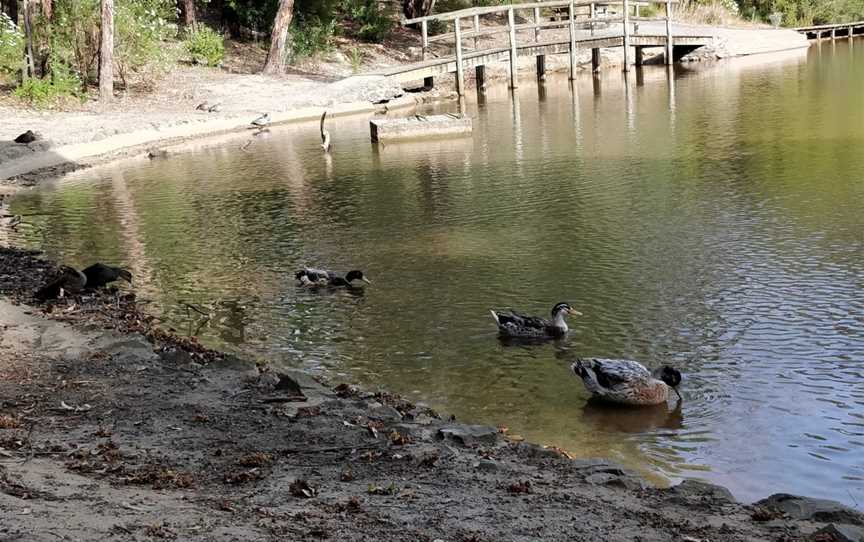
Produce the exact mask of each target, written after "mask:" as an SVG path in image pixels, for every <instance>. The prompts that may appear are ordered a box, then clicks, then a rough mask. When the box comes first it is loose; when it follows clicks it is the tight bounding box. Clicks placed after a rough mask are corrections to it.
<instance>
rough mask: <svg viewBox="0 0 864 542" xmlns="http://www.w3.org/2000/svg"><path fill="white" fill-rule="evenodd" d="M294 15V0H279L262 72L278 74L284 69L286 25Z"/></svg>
mask: <svg viewBox="0 0 864 542" xmlns="http://www.w3.org/2000/svg"><path fill="white" fill-rule="evenodd" d="M293 16H294V0H279V11H278V12H277V13H276V19H275V20H274V21H273V33H272V34H271V35H270V51H269V52H268V53H267V60H266V61H265V62H264V73H268V74H279V73H283V72H284V71H285V60H286V58H285V57H286V54H287V52H288V27H289V26H290V25H291V18H292V17H293Z"/></svg>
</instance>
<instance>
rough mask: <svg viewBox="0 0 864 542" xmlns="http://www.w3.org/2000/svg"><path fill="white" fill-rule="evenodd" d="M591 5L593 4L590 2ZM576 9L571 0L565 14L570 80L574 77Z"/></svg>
mask: <svg viewBox="0 0 864 542" xmlns="http://www.w3.org/2000/svg"><path fill="white" fill-rule="evenodd" d="M591 5H592V6H593V5H594V4H591ZM575 11H576V8H575V6H574V5H573V0H570V5H569V6H567V15H568V17H569V19H570V80H571V81H572V80H574V79H576V20H575V17H576V14H575V13H574V12H575Z"/></svg>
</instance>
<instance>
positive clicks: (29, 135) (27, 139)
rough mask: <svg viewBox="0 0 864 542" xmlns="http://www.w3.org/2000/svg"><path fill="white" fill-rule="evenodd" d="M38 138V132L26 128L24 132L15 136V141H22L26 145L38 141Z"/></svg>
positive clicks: (39, 137)
mask: <svg viewBox="0 0 864 542" xmlns="http://www.w3.org/2000/svg"><path fill="white" fill-rule="evenodd" d="M39 139H41V136H40V135H39V133H38V132H34V131H33V130H27V131H26V132H24V133H23V134H21V135H19V136H18V137H16V138H15V143H23V144H25V145H26V144H28V143H33V142H34V141H38V140H39Z"/></svg>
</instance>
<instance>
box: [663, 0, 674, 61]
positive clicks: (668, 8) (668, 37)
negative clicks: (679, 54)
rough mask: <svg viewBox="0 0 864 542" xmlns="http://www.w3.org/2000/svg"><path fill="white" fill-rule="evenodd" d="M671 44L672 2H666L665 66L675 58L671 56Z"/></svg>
mask: <svg viewBox="0 0 864 542" xmlns="http://www.w3.org/2000/svg"><path fill="white" fill-rule="evenodd" d="M673 47H674V45H673V43H672V2H669V1H668V0H667V1H666V55H665V56H666V64H667V65H671V64H672V63H673V62H674V61H675V58H674V56H673V52H674V50H673Z"/></svg>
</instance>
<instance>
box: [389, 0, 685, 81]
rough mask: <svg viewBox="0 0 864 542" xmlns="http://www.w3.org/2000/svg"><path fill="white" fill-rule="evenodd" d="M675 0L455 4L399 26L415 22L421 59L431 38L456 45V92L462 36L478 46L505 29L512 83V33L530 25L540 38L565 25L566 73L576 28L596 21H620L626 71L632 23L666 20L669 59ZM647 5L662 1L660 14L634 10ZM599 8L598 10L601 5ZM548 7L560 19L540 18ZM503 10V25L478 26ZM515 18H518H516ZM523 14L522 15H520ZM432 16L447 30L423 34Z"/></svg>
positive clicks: (592, 28)
mask: <svg viewBox="0 0 864 542" xmlns="http://www.w3.org/2000/svg"><path fill="white" fill-rule="evenodd" d="M677 3H678V0H634V1H631V0H605V1H604V0H599V1H598V0H552V1H540V2H529V3H523V4H510V5H504V6H486V7H476V8H468V9H460V10H456V11H449V12H445V13H437V14H434V15H427V16H425V17H415V18H413V19H404V18H403V19H402V24H403V25H411V24H419V25H420V33H421V36H422V59H423V60H426V59H427V56H428V54H429V44H430V43H435V42H448V41H452V42H453V46H454V48H455V50H456V66H457V69H456V89H457V91H458V92H459V94H462V92H463V89H464V87H465V85H464V74H463V73H462V66H463V58H464V52H463V43H462V40H463V39H465V38H468V39H470V38H473V39H474V49H475V51H480V50H481V49H480V48H479V40H480V38H481V37H486V36H493V35H496V34H508V35H509V37H510V39H509V42H510V47H509V48H510V85H511V86H512V87H514V88H515V87H516V71H517V70H516V62H517V58H518V56H517V39H516V38H517V32H523V31H526V30H528V31H530V30H533V31H534V32H533V41H534V42H540V33H541V31H542V30H544V29H553V28H559V29H560V28H567V29H569V35H570V76H571V78H572V77H573V76H574V74H575V71H576V29H577V27H578V28H581V29H586V28H587V29H590V31H591V34H592V35H593V34H594V31H595V29H596V28H597V27H599V26H600V25H603V26H604V27H605V26H606V25H610V24H615V23H621V24H622V27H623V28H622V30H623V32H622V34H623V45H624V70H625V71H627V70H629V64H630V62H629V54H630V37H631V35H632V34H634V33H635V28H636V27H638V23H639V22H640V21H665V22H666V29H665V30H666V48H665V49H666V50H665V52H666V55H665V57H666V63H667V64H671V63H672V46H673V40H672V6H673V4H677ZM650 4H659V5H662V6H665V14H663V15H662V16H660V17H642V16H640V14H639V9H640V7H644V6H647V5H650ZM610 7H612V8H616V9H620V12H613V14H614V16H609V14H610V12H609V8H610ZM601 8H602V9H601ZM577 9H579V10H580V11H582V13H581V15H583V16H585V15H587V17H583V18H580V17H578V16H577V13H576V11H577ZM544 10H546V11H550V10H551V12H552V13H553V14H555V15H558V16H561V15H562V14H563V12H565V11H566V18H564V17H562V19H560V20H544V19H543V17H542V13H543V11H544ZM517 13H519V14H520V15H521V14H522V13H527V14H528V15H529V17H530V21H531V22H528V23H520V24H516V14H517ZM502 14H506V15H507V25H506V26H503V25H495V26H491V27H489V26H487V27H485V28H484V27H482V26H481V17H482V16H488V15H502ZM520 18H521V17H520ZM526 19H528V17H526ZM463 20H465V21H470V26H469V27H467V28H463V26H462V25H463V22H462V21H463ZM432 21H440V22H448V21H452V22H453V30H452V31H450V32H444V33H441V34H438V35H435V36H429V23H430V22H432ZM632 24H635V25H636V27H634V30H631V28H630V27H631V25H632ZM540 62H541V57H538V70H539V69H540Z"/></svg>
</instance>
